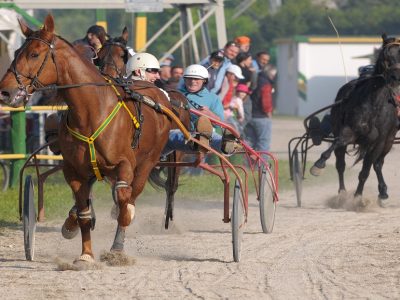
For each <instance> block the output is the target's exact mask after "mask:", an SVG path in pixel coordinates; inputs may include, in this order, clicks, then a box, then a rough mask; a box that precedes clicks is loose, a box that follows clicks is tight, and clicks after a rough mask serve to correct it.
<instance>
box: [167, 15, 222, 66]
mask: <svg viewBox="0 0 400 300" xmlns="http://www.w3.org/2000/svg"><path fill="white" fill-rule="evenodd" d="M214 12H215V8H213V9H211V10H210V11H209V12H208V13H207V14H206V15H205V16H204V17H203V18H201V19H200V20H199V22H198V23H197V24H196V25H195V26H194V27H193V29H192V31H195V30H196V29H197V28H199V27H200V26H201V24H203V23H204V22H205V21H206V20H207V19H208V18H209V17H210V16H211V15H212V14H213V13H214ZM191 34H192V32H191V31H189V32H187V33H186V34H185V35H184V36H183V37H182V38H181V39H180V40H179V41H178V42H177V43H176V44H175V46H173V47H172V48H171V49H169V50H168V52H166V53H165V54H164V56H163V57H162V58H161V59H160V60H163V59H165V58H166V57H167V56H168V55H170V54H171V53H173V52H174V51H175V50H176V49H177V48H178V47H179V46H180V45H182V43H183V42H184V41H186V40H187V39H188V38H189V37H190V35H191Z"/></svg>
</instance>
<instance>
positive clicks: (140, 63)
mask: <svg viewBox="0 0 400 300" xmlns="http://www.w3.org/2000/svg"><path fill="white" fill-rule="evenodd" d="M159 72H160V63H159V62H158V59H157V58H156V57H155V56H154V55H152V54H150V53H145V52H143V53H136V54H135V55H134V56H132V57H131V58H129V59H128V62H127V64H126V75H127V78H128V79H134V80H145V81H149V82H151V83H154V82H155V81H156V80H157V79H160V74H159Z"/></svg>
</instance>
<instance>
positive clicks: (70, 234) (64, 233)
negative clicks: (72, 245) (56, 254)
mask: <svg viewBox="0 0 400 300" xmlns="http://www.w3.org/2000/svg"><path fill="white" fill-rule="evenodd" d="M78 232H79V227H76V229H75V230H72V231H71V230H68V229H67V228H66V226H65V224H63V226H62V227H61V234H62V236H63V237H64V238H65V239H67V240H71V239H73V238H74V237H76V235H77V234H78Z"/></svg>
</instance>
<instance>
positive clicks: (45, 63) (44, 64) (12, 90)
mask: <svg viewBox="0 0 400 300" xmlns="http://www.w3.org/2000/svg"><path fill="white" fill-rule="evenodd" d="M19 25H20V27H21V31H22V33H23V34H24V36H25V37H26V40H25V42H24V43H23V44H22V46H21V47H20V48H19V49H18V50H17V51H16V52H15V57H14V60H13V61H12V63H11V66H10V67H9V68H8V70H7V72H6V74H5V75H4V76H3V78H2V80H1V81H0V101H1V102H3V103H4V104H6V105H9V106H12V107H19V106H22V105H25V104H26V103H27V102H28V99H29V95H31V94H32V93H33V92H34V91H35V90H36V89H38V88H40V87H43V86H46V85H50V84H54V83H56V81H57V67H56V64H55V60H54V59H55V58H54V50H55V46H54V43H55V39H56V35H55V34H54V19H53V17H52V16H51V15H48V16H47V17H46V19H45V21H44V24H43V27H42V28H41V29H40V30H37V31H33V30H32V29H30V28H29V27H28V26H27V25H26V24H25V23H24V22H23V21H22V20H19Z"/></svg>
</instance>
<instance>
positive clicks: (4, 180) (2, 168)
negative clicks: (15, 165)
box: [0, 160, 10, 192]
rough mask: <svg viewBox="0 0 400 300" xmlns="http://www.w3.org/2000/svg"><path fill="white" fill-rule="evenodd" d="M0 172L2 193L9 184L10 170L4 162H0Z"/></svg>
mask: <svg viewBox="0 0 400 300" xmlns="http://www.w3.org/2000/svg"><path fill="white" fill-rule="evenodd" d="M0 172H1V182H0V186H1V189H2V191H3V192H4V191H6V190H7V189H8V185H9V183H10V169H9V167H8V164H7V163H6V162H5V161H4V160H0Z"/></svg>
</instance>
